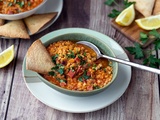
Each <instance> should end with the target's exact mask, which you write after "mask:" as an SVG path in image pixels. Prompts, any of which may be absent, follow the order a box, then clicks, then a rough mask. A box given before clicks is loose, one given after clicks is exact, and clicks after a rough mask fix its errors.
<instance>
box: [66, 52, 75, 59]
mask: <svg viewBox="0 0 160 120" xmlns="http://www.w3.org/2000/svg"><path fill="white" fill-rule="evenodd" d="M67 57H68V58H75V57H76V56H75V54H74V52H73V51H71V50H69V54H67Z"/></svg>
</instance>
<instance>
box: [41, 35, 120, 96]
mask: <svg viewBox="0 0 160 120" xmlns="http://www.w3.org/2000/svg"><path fill="white" fill-rule="evenodd" d="M60 40H71V41H88V42H91V43H93V44H95V45H96V46H97V47H98V48H99V49H100V51H101V52H102V53H103V54H106V55H109V56H113V57H115V54H114V53H113V51H112V50H111V49H110V48H109V46H108V45H107V44H105V43H103V42H102V41H101V40H100V39H98V38H96V37H93V36H91V35H87V34H82V33H69V34H64V35H60V36H57V37H54V36H53V38H52V39H49V40H47V41H46V42H44V43H43V44H44V45H45V46H46V47H47V46H48V45H49V44H51V43H53V42H56V41H60ZM112 67H113V78H112V81H111V82H110V83H109V84H107V85H106V86H104V87H103V88H100V89H96V90H92V91H71V90H67V89H64V88H61V87H59V86H57V85H54V84H52V83H50V82H48V81H47V80H46V79H44V78H43V77H42V76H41V75H40V74H38V77H39V78H40V79H41V80H42V81H43V82H44V83H45V84H47V85H48V86H50V87H51V88H53V89H54V90H57V91H59V92H61V93H64V94H67V95H73V96H89V95H94V94H97V93H99V92H102V91H103V90H105V89H107V88H108V86H109V85H111V83H113V81H114V80H115V78H116V76H117V72H118V63H117V62H112Z"/></svg>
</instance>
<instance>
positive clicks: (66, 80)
mask: <svg viewBox="0 0 160 120" xmlns="http://www.w3.org/2000/svg"><path fill="white" fill-rule="evenodd" d="M59 82H60V83H62V82H65V83H67V80H62V79H60V80H59Z"/></svg>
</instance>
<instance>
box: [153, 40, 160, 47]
mask: <svg viewBox="0 0 160 120" xmlns="http://www.w3.org/2000/svg"><path fill="white" fill-rule="evenodd" d="M153 44H154V48H155V50H158V49H160V39H157V40H155V41H154V43H153Z"/></svg>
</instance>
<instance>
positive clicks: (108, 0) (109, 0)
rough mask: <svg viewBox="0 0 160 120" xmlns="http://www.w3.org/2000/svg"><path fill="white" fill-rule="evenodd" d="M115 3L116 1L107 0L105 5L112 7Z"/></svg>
mask: <svg viewBox="0 0 160 120" xmlns="http://www.w3.org/2000/svg"><path fill="white" fill-rule="evenodd" d="M114 2H115V1H114V0H106V1H105V2H104V4H105V5H108V6H111V5H112V4H113V3H114Z"/></svg>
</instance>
